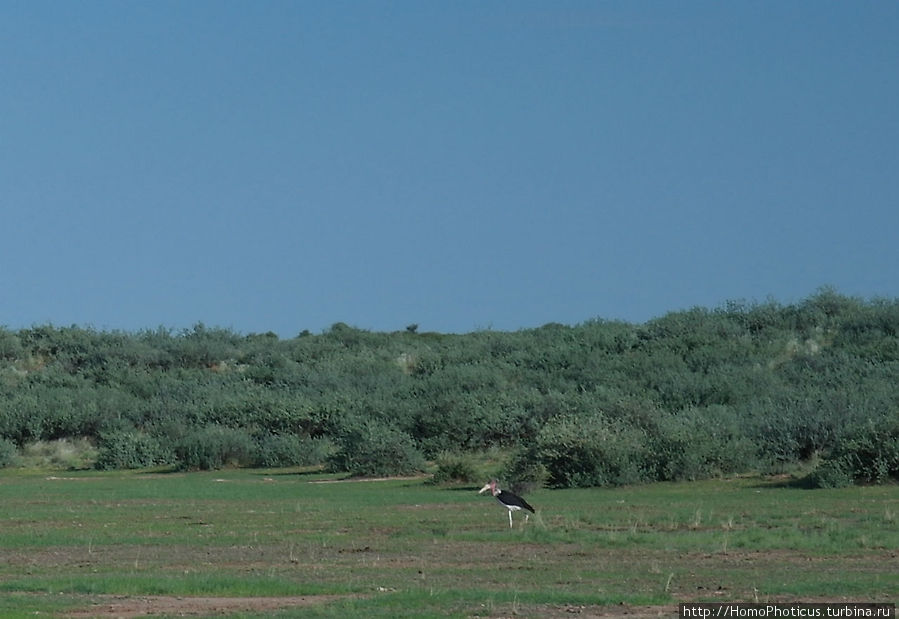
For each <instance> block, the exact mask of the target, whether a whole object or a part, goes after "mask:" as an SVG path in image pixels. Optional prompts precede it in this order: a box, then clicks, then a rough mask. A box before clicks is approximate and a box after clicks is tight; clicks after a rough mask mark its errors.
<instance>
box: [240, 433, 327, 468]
mask: <svg viewBox="0 0 899 619" xmlns="http://www.w3.org/2000/svg"><path fill="white" fill-rule="evenodd" d="M332 449H333V446H332V445H331V442H330V441H329V440H328V439H326V438H310V437H308V436H297V435H295V434H266V435H265V436H263V437H262V438H261V439H259V447H258V450H257V454H256V461H255V466H261V467H272V468H275V467H284V466H311V465H313V464H321V463H322V462H324V461H325V460H326V459H327V458H328V456H329V455H330V453H331V451H332Z"/></svg>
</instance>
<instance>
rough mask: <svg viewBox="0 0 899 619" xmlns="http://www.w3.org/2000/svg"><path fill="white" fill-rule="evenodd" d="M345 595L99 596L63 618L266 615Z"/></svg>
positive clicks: (344, 596) (127, 618) (328, 600)
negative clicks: (265, 613)
mask: <svg viewBox="0 0 899 619" xmlns="http://www.w3.org/2000/svg"><path fill="white" fill-rule="evenodd" d="M346 597H352V596H346V595H296V596H279V597H194V596H170V595H140V596H120V595H100V596H93V597H92V598H91V600H92V601H91V605H90V606H89V607H86V608H80V609H76V610H72V611H69V612H67V613H66V614H65V616H66V617H100V618H104V617H116V618H117V619H118V618H122V619H129V618H131V617H145V616H148V615H178V616H183V617H189V616H192V615H218V614H228V613H241V612H266V611H274V610H280V609H283V608H296V607H299V606H311V605H314V604H324V603H327V602H331V601H334V600H337V599H341V598H346Z"/></svg>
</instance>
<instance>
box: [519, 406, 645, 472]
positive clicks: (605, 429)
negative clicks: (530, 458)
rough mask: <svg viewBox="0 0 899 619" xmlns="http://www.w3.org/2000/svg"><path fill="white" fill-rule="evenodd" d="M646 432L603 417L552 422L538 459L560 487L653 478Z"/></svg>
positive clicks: (542, 436) (539, 442)
mask: <svg viewBox="0 0 899 619" xmlns="http://www.w3.org/2000/svg"><path fill="white" fill-rule="evenodd" d="M646 443H647V441H646V435H645V433H644V432H643V431H642V430H640V429H638V428H634V427H628V426H625V425H624V424H622V423H620V422H618V421H613V420H609V419H607V418H605V417H603V416H602V415H601V414H595V415H591V416H588V417H577V416H571V415H565V416H563V417H560V418H556V419H553V420H551V421H550V422H549V423H547V424H546V426H545V427H544V428H543V430H541V431H540V434H539V435H538V437H537V447H536V451H535V454H534V455H535V457H536V458H537V459H539V461H540V462H541V463H542V464H543V466H544V467H546V472H547V482H548V484H549V485H550V486H553V487H559V488H578V487H591V486H609V485H622V484H631V483H637V482H643V481H647V480H648V479H649V478H650V472H649V470H648V469H649V467H648V465H647V463H648V461H649V460H650V454H649V453H648V451H647V448H646Z"/></svg>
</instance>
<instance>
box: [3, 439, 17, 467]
mask: <svg viewBox="0 0 899 619" xmlns="http://www.w3.org/2000/svg"><path fill="white" fill-rule="evenodd" d="M17 451H18V450H17V449H16V444H15V443H13V442H12V441H11V440H9V439H6V438H0V469H2V468H6V467H8V466H12V465H13V464H14V463H15V461H16V453H17Z"/></svg>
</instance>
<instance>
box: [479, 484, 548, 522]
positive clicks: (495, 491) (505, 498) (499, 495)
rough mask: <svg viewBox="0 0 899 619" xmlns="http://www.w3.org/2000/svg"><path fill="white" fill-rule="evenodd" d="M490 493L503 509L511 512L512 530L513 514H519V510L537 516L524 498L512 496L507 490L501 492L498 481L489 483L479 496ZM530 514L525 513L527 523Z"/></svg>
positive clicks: (480, 491)
mask: <svg viewBox="0 0 899 619" xmlns="http://www.w3.org/2000/svg"><path fill="white" fill-rule="evenodd" d="M488 490H489V491H490V494H492V495H493V497H494V498H495V499H496V500H497V501H499V502H500V503H501V504H502V505H503V507H505V508H506V509H508V510H509V528H510V529H511V528H512V512H517V511H518V510H522V509H523V510H525V512H531V514H536V513H537V512H535V511H534V508H533V507H531V506H530V504H528V502H527V501H525V500H524V499H523V498H521V497H520V496H518V495H517V494H512V493H511V492H506V491H505V490H500V489H499V486H497V485H496V480H495V479H494V480H493V481H490V482H487V484H485V485H484V487H483V488H481V489H480V490H478V494H483V493H484V492H487V491H488ZM529 517H530V514H528V513H525V515H524V521H525V522H527V521H528V518H529Z"/></svg>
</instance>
